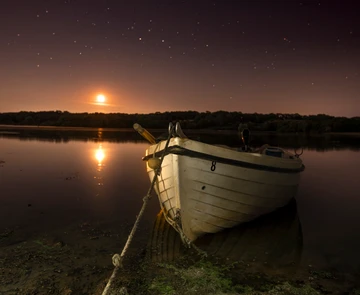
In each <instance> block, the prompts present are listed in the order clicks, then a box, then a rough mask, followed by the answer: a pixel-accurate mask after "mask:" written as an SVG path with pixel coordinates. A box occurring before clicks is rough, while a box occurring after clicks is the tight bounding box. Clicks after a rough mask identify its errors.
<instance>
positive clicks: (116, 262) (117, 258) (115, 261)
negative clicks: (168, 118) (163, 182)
mask: <svg viewBox="0 0 360 295" xmlns="http://www.w3.org/2000/svg"><path fill="white" fill-rule="evenodd" d="M173 131H174V126H173V125H172V126H171V128H170V130H169V136H168V138H167V141H166V144H165V148H164V151H163V154H162V156H161V159H160V164H159V167H157V168H156V169H155V170H154V173H155V174H154V177H153V179H152V182H151V185H150V187H149V189H148V192H147V194H146V196H145V197H144V198H143V205H142V207H141V209H140V212H139V214H138V216H137V218H136V221H135V223H134V226H133V228H132V230H131V232H130V234H129V237H128V239H127V241H126V244H125V246H124V248H123V250H122V252H121V255H119V254H114V256H113V257H112V263H113V264H114V266H115V268H114V270H113V272H112V275H111V277H110V279H109V281H108V282H107V284H106V286H105V289H104V291H103V293H102V295H106V294H108V292H109V290H110V287H111V284H112V282H113V281H114V279H115V277H116V274H117V272H118V271H119V269H120V268H122V267H123V265H122V261H123V259H124V257H125V254H126V251H127V249H128V248H129V246H130V243H131V241H132V239H133V237H134V235H135V232H136V229H137V227H138V225H139V222H140V219H141V217H142V215H143V214H144V212H145V208H146V205H147V203H148V201H149V199H151V193H152V190H153V189H154V186H155V183H156V180H157V176H158V174H159V172H160V171H161V164H162V162H163V160H164V157H165V155H166V150H167V148H168V146H169V143H170V139H171V137H172V135H173Z"/></svg>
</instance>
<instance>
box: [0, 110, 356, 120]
mask: <svg viewBox="0 0 360 295" xmlns="http://www.w3.org/2000/svg"><path fill="white" fill-rule="evenodd" d="M20 112H26V113H41V112H45V113H46V112H61V113H65V112H67V113H69V114H89V115H94V114H103V115H111V114H122V115H151V114H156V113H160V114H164V113H177V112H198V113H207V112H210V113H216V112H229V113H232V112H235V113H241V114H244V115H253V114H257V115H270V114H275V115H278V116H280V115H290V116H293V115H300V116H301V117H311V116H329V117H334V118H347V119H357V118H360V116H353V117H347V116H334V115H330V114H325V113H317V114H300V113H278V112H276V113H273V112H268V113H259V112H242V111H225V110H216V111H208V110H206V111H196V110H175V111H174V110H172V111H163V112H158V111H156V112H148V113H123V112H107V113H106V112H81V111H80V112H71V111H68V110H40V111H25V110H21V111H17V112H0V114H7V113H20Z"/></svg>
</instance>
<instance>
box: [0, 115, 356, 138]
mask: <svg viewBox="0 0 360 295" xmlns="http://www.w3.org/2000/svg"><path fill="white" fill-rule="evenodd" d="M176 121H179V122H180V123H181V127H182V128H183V129H218V130H219V129H220V130H237V128H238V126H239V124H247V126H248V128H249V129H250V130H252V131H273V132H282V133H285V132H298V133H300V132H301V133H325V132H360V117H353V118H347V117H334V116H329V115H325V114H318V115H307V116H302V115H300V114H275V113H270V114H258V113H242V112H227V111H216V112H208V111H207V112H197V111H176V112H162V113H161V112H156V113H149V114H125V113H106V114H105V113H70V112H67V111H41V112H27V111H21V112H7V113H0V124H1V125H30V126H31V125H32V126H60V127H61V126H62V127H95V128H132V126H133V124H134V123H139V124H141V125H142V126H144V127H145V128H152V129H166V128H167V126H168V124H169V122H176Z"/></svg>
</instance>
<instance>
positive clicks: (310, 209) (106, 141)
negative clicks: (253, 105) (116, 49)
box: [0, 132, 360, 272]
mask: <svg viewBox="0 0 360 295" xmlns="http://www.w3.org/2000/svg"><path fill="white" fill-rule="evenodd" d="M198 137H199V136H198ZM198 137H197V138H198ZM200 137H202V139H204V141H208V142H217V143H226V144H230V145H233V146H234V145H235V146H236V145H238V144H239V140H238V138H237V137H236V135H226V136H225V135H222V136H206V135H200ZM262 140H263V142H270V143H272V144H281V143H282V144H283V146H286V147H287V148H289V149H290V148H291V147H292V146H298V145H299V144H300V145H302V146H304V148H305V149H304V153H303V155H302V156H301V158H302V159H303V161H304V163H305V166H306V170H305V171H304V172H303V173H302V179H301V183H300V187H299V192H298V194H297V197H296V204H297V207H296V210H297V216H298V219H299V221H300V225H301V231H300V234H301V235H302V248H301V265H303V266H308V265H310V264H311V265H316V266H319V267H325V268H336V269H338V270H342V271H348V272H351V271H356V270H358V269H359V268H360V252H359V249H360V214H359V212H360V195H359V192H360V181H359V177H358V176H357V175H358V173H357V171H358V168H359V167H360V152H359V147H360V144H359V143H358V141H357V140H354V139H353V140H349V139H348V138H345V139H344V138H342V139H341V138H340V139H336V140H334V139H326V140H324V139H321V138H317V139H314V140H309V139H302V140H300V141H299V140H298V139H296V140H295V139H293V140H292V139H291V138H290V139H289V138H288V137H282V138H280V139H279V137H271V138H264V139H261V138H257V139H256V140H254V141H255V142H260V141H262ZM295 142H296V144H295ZM147 146H148V144H147V143H146V142H144V141H142V140H139V138H138V137H137V134H135V135H134V134H128V133H127V134H124V135H119V134H118V135H114V134H112V135H111V136H108V137H106V136H105V133H104V134H102V133H101V132H93V133H91V132H89V133H87V134H84V133H80V132H79V133H76V132H75V133H74V132H72V133H71V134H70V133H66V132H65V133H63V134H60V135H59V134H55V135H54V134H50V133H44V132H43V133H40V135H39V134H36V135H32V134H30V135H29V134H25V135H24V134H22V133H20V134H17V135H16V134H13V135H9V134H7V135H5V134H3V135H0V233H1V232H3V231H5V230H6V229H7V228H15V227H17V228H21V229H22V231H23V232H24V233H26V237H27V238H29V239H30V238H31V237H33V236H35V235H37V234H39V233H43V232H51V231H57V230H61V229H62V228H65V227H67V226H71V225H74V224H79V223H81V222H84V221H95V222H105V223H107V224H111V226H112V227H114V228H116V227H119V226H121V225H122V224H127V225H129V228H130V227H131V225H132V223H133V222H134V220H135V216H136V215H137V214H138V212H139V210H140V207H141V205H142V197H143V196H144V195H145V194H146V192H147V190H148V188H149V179H148V176H147V174H146V171H145V164H144V162H142V160H141V158H142V156H143V155H144V151H145V149H146V148H147ZM158 212H159V205H158V201H157V199H156V198H155V197H154V198H153V199H152V200H151V201H150V203H149V207H148V208H147V211H146V213H145V216H144V218H143V221H142V226H141V228H142V229H143V230H142V231H140V234H141V235H142V237H143V238H144V241H145V240H146V239H147V236H150V231H151V228H152V227H153V224H154V222H155V219H156V214H157V213H158ZM284 235H289V233H288V232H286V231H284ZM119 246H122V245H116V247H119ZM114 247H115V246H114ZM134 247H139V245H138V244H135V246H134ZM119 251H120V249H119ZM110 263H111V261H110V258H109V264H110Z"/></svg>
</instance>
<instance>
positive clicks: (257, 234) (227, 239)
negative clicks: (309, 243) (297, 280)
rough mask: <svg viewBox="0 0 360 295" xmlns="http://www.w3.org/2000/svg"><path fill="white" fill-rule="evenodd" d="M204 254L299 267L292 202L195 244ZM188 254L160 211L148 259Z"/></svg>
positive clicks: (300, 239) (299, 235)
mask: <svg viewBox="0 0 360 295" xmlns="http://www.w3.org/2000/svg"><path fill="white" fill-rule="evenodd" d="M196 245H197V246H198V247H199V248H200V249H202V250H205V251H206V252H207V253H208V254H210V255H213V256H216V257H218V258H223V259H226V261H229V262H230V263H231V262H234V261H242V262H244V263H246V264H248V263H250V264H251V266H252V267H261V268H263V267H267V268H272V267H274V268H279V267H290V268H296V267H297V266H298V265H299V264H300V260H301V254H302V248H303V235H302V229H301V224H300V220H299V217H298V213H297V204H296V201H295V199H293V200H292V201H291V202H290V203H289V204H288V205H287V206H285V207H283V208H281V209H279V210H277V211H275V212H273V213H271V214H268V215H265V216H262V217H260V218H258V219H256V220H255V221H253V222H249V223H245V224H241V225H239V226H237V227H234V228H231V229H227V230H224V231H222V232H219V233H216V234H208V235H205V236H203V237H201V238H199V239H198V240H197V241H196ZM186 253H188V250H187V249H186V248H185V247H184V246H183V244H182V242H181V239H180V237H179V235H178V234H177V232H176V231H175V230H174V229H173V228H172V227H171V226H170V225H169V224H168V223H167V222H166V221H165V219H164V216H163V214H162V212H160V213H159V214H158V215H157V217H156V221H155V223H154V227H153V231H152V235H151V239H150V248H149V256H150V257H151V260H152V261H154V262H163V261H172V260H175V259H177V258H179V257H181V256H183V255H185V254H186Z"/></svg>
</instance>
